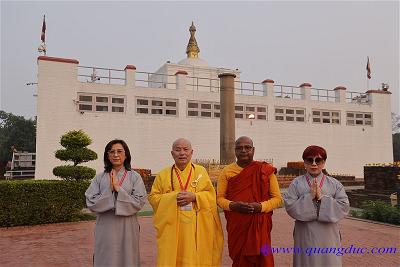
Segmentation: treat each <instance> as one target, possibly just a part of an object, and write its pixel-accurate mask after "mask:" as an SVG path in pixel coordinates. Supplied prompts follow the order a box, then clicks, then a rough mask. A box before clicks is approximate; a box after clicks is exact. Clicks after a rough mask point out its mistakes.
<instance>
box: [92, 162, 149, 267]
mask: <svg viewBox="0 0 400 267" xmlns="http://www.w3.org/2000/svg"><path fill="white" fill-rule="evenodd" d="M124 171H125V169H124V168H122V169H121V170H120V171H119V172H118V173H117V178H118V180H120V179H121V178H122V176H123V174H124ZM85 196H86V205H87V207H88V208H89V209H90V210H91V211H94V212H96V213H97V220H96V227H95V233H94V235H95V245H94V255H93V264H94V266H95V267H99V266H104V267H120V266H127V267H128V266H129V267H132V266H140V257H139V223H138V220H137V216H136V213H137V212H138V211H139V210H140V209H141V208H142V207H143V205H144V204H145V201H146V197H147V195H146V189H145V187H144V184H143V180H142V177H141V176H140V175H139V174H138V173H137V172H135V171H128V172H127V175H126V177H125V180H124V181H123V183H122V186H121V189H120V190H119V192H118V193H113V192H112V191H111V187H110V176H109V173H106V172H103V173H100V174H98V175H96V177H95V178H94V179H93V181H92V183H91V184H90V186H89V188H88V189H87V190H86V193H85Z"/></svg>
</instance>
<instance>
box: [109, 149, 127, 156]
mask: <svg viewBox="0 0 400 267" xmlns="http://www.w3.org/2000/svg"><path fill="white" fill-rule="evenodd" d="M107 153H108V155H109V156H114V155H115V154H117V155H118V156H119V155H122V154H124V153H125V151H124V150H110V151H108V152H107Z"/></svg>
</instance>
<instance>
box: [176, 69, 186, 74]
mask: <svg viewBox="0 0 400 267" xmlns="http://www.w3.org/2000/svg"><path fill="white" fill-rule="evenodd" d="M178 74H183V75H188V73H187V72H186V71H184V70H178V71H177V72H176V73H175V75H178Z"/></svg>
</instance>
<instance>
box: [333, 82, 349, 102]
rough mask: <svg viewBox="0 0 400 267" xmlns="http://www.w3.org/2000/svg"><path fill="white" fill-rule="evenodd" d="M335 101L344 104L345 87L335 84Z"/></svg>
mask: <svg viewBox="0 0 400 267" xmlns="http://www.w3.org/2000/svg"><path fill="white" fill-rule="evenodd" d="M333 90H334V91H335V102H338V103H342V104H345V103H346V87H344V86H337V87H335V89H333Z"/></svg>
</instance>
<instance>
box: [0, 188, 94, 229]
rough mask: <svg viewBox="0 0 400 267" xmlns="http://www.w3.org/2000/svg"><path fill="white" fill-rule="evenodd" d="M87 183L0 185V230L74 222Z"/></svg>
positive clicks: (83, 201)
mask: <svg viewBox="0 0 400 267" xmlns="http://www.w3.org/2000/svg"><path fill="white" fill-rule="evenodd" d="M89 185H90V181H81V182H76V181H63V180H22V181H21V180H20V181H0V227H9V226H18V225H35V224H44V223H57V222H69V221H76V220H79V219H81V218H82V214H81V210H82V209H83V208H85V207H86V203H85V191H86V189H87V188H88V187H89Z"/></svg>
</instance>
